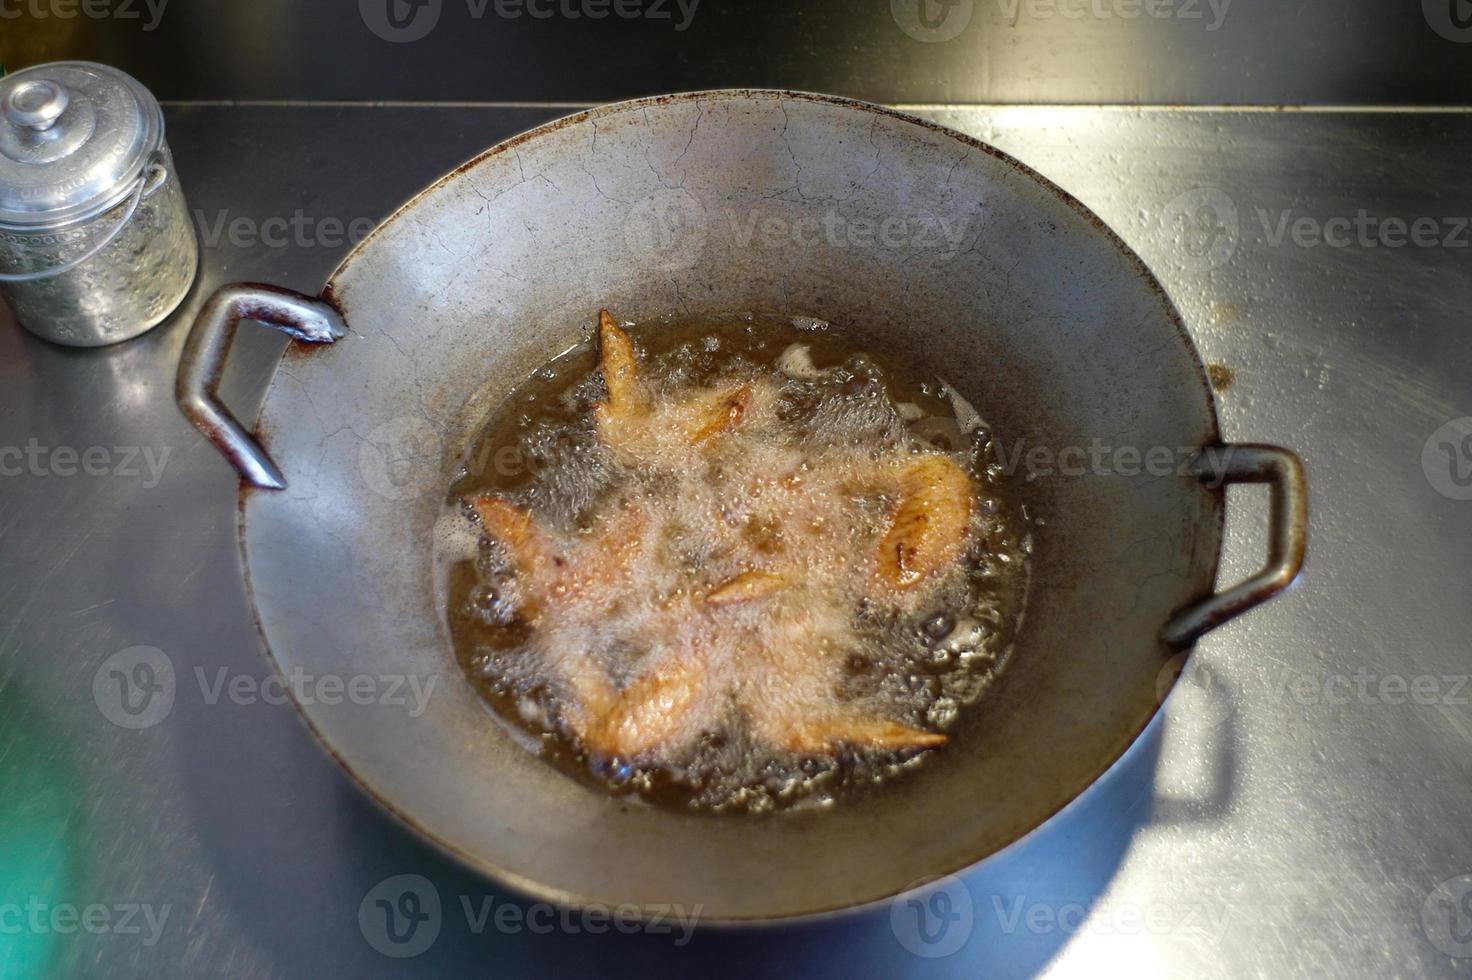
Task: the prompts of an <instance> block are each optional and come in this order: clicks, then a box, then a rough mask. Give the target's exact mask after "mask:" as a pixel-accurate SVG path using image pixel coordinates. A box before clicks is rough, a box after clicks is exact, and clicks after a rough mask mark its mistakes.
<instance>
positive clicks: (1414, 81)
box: [0, 0, 1472, 105]
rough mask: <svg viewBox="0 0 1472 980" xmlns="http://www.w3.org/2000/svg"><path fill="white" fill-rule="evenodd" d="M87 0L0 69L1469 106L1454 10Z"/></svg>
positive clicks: (437, 95)
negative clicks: (946, 35)
mask: <svg viewBox="0 0 1472 980" xmlns="http://www.w3.org/2000/svg"><path fill="white" fill-rule="evenodd" d="M83 2H84V0H0V60H3V61H4V63H5V64H6V66H7V67H9V68H11V69H12V70H13V69H15V68H20V67H24V66H26V65H30V64H35V63H37V62H41V61H50V60H56V59H59V58H87V59H91V60H98V61H104V62H108V63H111V64H115V65H117V66H119V67H122V68H124V69H126V70H127V71H129V72H131V73H132V74H134V75H136V76H137V77H138V78H139V79H141V80H142V81H143V82H144V83H145V84H146V85H148V86H149V87H150V88H151V89H153V91H154V92H155V93H156V94H157V95H158V96H159V97H160V98H162V99H167V100H186V99H188V100H352V101H379V100H407V101H468V102H571V103H589V102H601V101H606V100H611V99H616V98H624V97H628V96H636V95H646V94H651V93H655V92H663V91H676V90H684V89H692V88H712V87H720V86H766V87H784V88H796V89H808V90H817V91H825V92H832V93H837V94H841V95H848V96H853V97H858V98H864V99H870V100H874V101H880V102H900V103H932V102H947V103H956V102H982V103H986V102H1039V103H1084V104H1094V103H1145V104H1174V103H1191V104H1275V105H1296V104H1315V105H1370V104H1375V105H1452V104H1464V103H1472V0H1230V2H1229V3H1228V4H1227V6H1226V8H1225V10H1224V11H1223V12H1222V16H1220V17H1218V14H1217V12H1216V11H1214V10H1213V8H1212V5H1211V2H1210V0H893V4H892V3H891V0H809V2H794V0H699V2H698V5H697V6H696V7H695V9H694V11H693V14H692V15H691V16H689V17H688V18H687V17H686V16H685V15H684V14H682V12H681V9H680V7H679V6H678V4H677V3H676V0H620V2H627V3H629V4H631V5H632V7H633V8H634V9H636V10H637V11H638V12H639V13H640V14H641V16H638V17H628V16H623V17H620V16H617V15H615V14H613V13H612V12H610V13H609V15H608V16H606V17H605V18H604V19H601V20H591V19H589V18H587V17H586V16H582V17H577V18H573V17H569V16H567V15H566V13H564V12H562V5H565V4H569V3H571V4H572V5H573V6H574V7H575V9H586V6H585V5H587V4H593V5H596V4H598V3H600V2H601V3H603V4H605V6H607V5H611V4H612V2H613V0H512V2H515V3H518V4H519V3H522V2H530V3H533V4H540V5H545V6H540V7H538V9H539V11H540V12H542V13H544V14H546V15H547V16H543V17H533V16H532V15H531V14H530V13H529V12H527V11H526V10H525V9H522V10H521V12H520V16H517V17H508V16H501V15H498V14H497V6H496V2H495V0H485V2H484V3H483V2H482V0H413V2H415V3H418V4H429V6H423V7H414V6H411V5H410V3H409V2H406V0H361V4H360V0H166V3H165V5H164V7H163V9H162V12H161V15H159V16H157V17H155V16H154V14H153V13H152V12H150V10H149V8H148V6H147V2H148V0H85V3H86V5H87V6H82V4H83ZM151 2H152V3H153V4H154V5H155V7H157V4H158V2H159V0H151ZM501 2H502V3H505V2H507V0H501ZM688 2H689V0H687V4H688ZM1057 2H1061V3H1062V4H1064V9H1058V8H1056V7H1055V6H1054V4H1055V3H1057ZM1216 2H1217V8H1218V9H1220V8H1221V5H1222V3H1221V0H1216ZM390 3H392V4H395V5H396V8H397V12H398V14H399V15H400V16H401V17H403V18H411V17H413V16H415V15H417V16H419V17H421V18H425V20H420V21H415V22H414V23H415V24H416V25H419V24H423V23H425V22H426V21H427V20H434V15H435V6H434V5H436V4H437V5H438V19H437V21H435V26H434V28H433V29H432V30H431V31H430V32H429V33H428V35H427V36H425V37H423V38H421V39H418V40H414V41H409V42H401V43H395V42H392V41H389V40H385V39H384V38H383V37H380V36H379V35H377V34H375V33H374V32H373V31H372V30H371V29H370V28H369V26H368V23H367V22H368V20H369V19H372V18H375V17H376V18H377V19H378V20H379V21H380V22H383V23H386V18H387V14H386V8H387V6H388V5H389V4H390ZM917 3H924V4H925V5H926V8H925V13H926V14H927V16H928V17H929V18H930V19H931V20H932V21H933V22H936V23H941V24H943V25H944V27H945V28H949V29H952V30H954V29H955V28H959V27H960V26H961V25H963V24H964V29H962V30H960V32H959V33H958V34H957V36H955V37H954V38H952V39H949V40H939V41H932V42H927V41H923V40H918V39H916V38H915V37H913V36H911V35H910V34H907V33H906V32H905V31H904V30H903V29H902V28H901V26H900V22H901V21H903V20H907V19H908V21H909V22H910V23H915V17H916V16H917V13H916V4H917ZM944 3H950V4H953V6H949V7H947V6H944V5H943V4H944ZM656 5H657V6H656ZM1093 7H1097V8H1099V9H1100V10H1102V11H1103V13H1104V15H1103V16H1101V15H1099V14H1097V13H1095V12H1094V10H1093ZM1152 7H1153V9H1155V10H1156V12H1157V13H1159V12H1167V11H1169V12H1172V13H1173V16H1169V17H1163V18H1162V17H1155V16H1151V15H1150V14H1149V13H1148V12H1147V10H1148V9H1150V8H1152ZM360 8H361V9H360ZM473 8H474V9H480V10H482V11H483V16H481V17H479V18H476V17H475V16H473V14H472V12H471V11H472V9H473ZM89 10H90V11H91V13H92V16H89V15H88V14H87V13H86V12H85V11H89ZM99 13H101V14H103V15H104V16H98V14H99ZM68 14H70V16H67V15H68ZM1131 14H1134V16H1133V17H1131V16H1130V15H1131ZM1069 15H1071V16H1069ZM1459 23H1467V24H1468V26H1467V27H1465V28H1462V27H1458V26H1457V25H1458V24H1459ZM682 24H683V27H684V29H677V28H679V27H680V26H681V25H682ZM1213 27H1215V29H1212V28H1213Z"/></svg>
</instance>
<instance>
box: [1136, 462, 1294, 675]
mask: <svg viewBox="0 0 1472 980" xmlns="http://www.w3.org/2000/svg"><path fill="white" fill-rule="evenodd" d="M1191 471H1192V473H1193V474H1194V475H1196V476H1197V477H1198V478H1200V479H1203V480H1211V481H1213V485H1225V484H1229V483H1266V484H1269V486H1270V487H1271V493H1272V498H1271V500H1272V502H1271V507H1270V510H1269V515H1268V563H1267V566H1266V567H1265V568H1264V569H1263V570H1262V571H1260V572H1258V573H1257V574H1256V575H1254V576H1252V577H1251V578H1249V579H1247V580H1246V581H1244V582H1239V583H1237V584H1236V585H1234V586H1232V587H1231V588H1228V589H1224V590H1222V591H1220V592H1217V593H1215V594H1214V595H1210V596H1208V597H1206V598H1205V599H1201V600H1199V601H1197V602H1194V603H1192V604H1191V605H1188V606H1186V607H1184V608H1183V609H1179V610H1177V611H1176V613H1175V615H1173V616H1172V617H1171V619H1170V622H1168V623H1167V624H1166V625H1165V629H1164V630H1162V631H1161V636H1162V638H1163V639H1164V640H1165V642H1166V643H1169V644H1170V645H1171V646H1175V647H1184V646H1187V645H1189V644H1191V643H1194V642H1195V641H1196V640H1197V639H1198V638H1199V637H1201V636H1202V635H1203V634H1205V633H1207V632H1209V631H1211V630H1214V629H1216V628H1217V627H1218V626H1220V625H1222V624H1223V623H1225V622H1227V621H1228V620H1230V619H1235V618H1236V617H1238V616H1240V615H1242V614H1243V613H1245V612H1246V611H1247V610H1249V609H1251V608H1253V607H1254V606H1257V605H1260V604H1262V603H1264V602H1266V601H1267V600H1269V599H1271V598H1272V597H1273V596H1275V595H1278V594H1279V593H1280V592H1283V591H1284V590H1285V589H1287V588H1288V587H1289V586H1290V585H1292V584H1293V583H1294V581H1295V580H1296V579H1297V578H1298V573H1299V572H1300V571H1302V569H1303V555H1304V549H1305V547H1306V544H1307V536H1308V486H1307V484H1306V483H1305V482H1304V477H1303V461H1302V460H1300V459H1299V458H1298V457H1297V456H1296V455H1295V454H1293V453H1292V452H1289V451H1288V450H1287V449H1280V448H1278V447H1277V446H1257V445H1248V444H1238V445H1228V446H1213V447H1209V448H1207V449H1204V450H1202V452H1201V454H1200V455H1199V456H1197V457H1196V459H1195V460H1193V461H1192V463H1191Z"/></svg>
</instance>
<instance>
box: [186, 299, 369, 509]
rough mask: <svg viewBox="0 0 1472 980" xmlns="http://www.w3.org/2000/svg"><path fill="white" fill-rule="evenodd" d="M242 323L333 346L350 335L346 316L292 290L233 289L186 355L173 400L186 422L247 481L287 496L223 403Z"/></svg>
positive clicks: (211, 308) (201, 319)
mask: <svg viewBox="0 0 1472 980" xmlns="http://www.w3.org/2000/svg"><path fill="white" fill-rule="evenodd" d="M242 320H255V321H258V322H260V323H263V324H265V325H266V326H268V327H275V328H276V329H277V330H280V331H281V332H282V333H284V334H287V335H289V336H291V337H293V338H295V339H296V340H302V341H306V342H307V343H311V344H330V343H332V342H333V341H334V340H337V339H339V338H340V337H342V336H343V335H344V334H346V333H347V324H346V323H344V322H343V318H342V314H340V313H338V312H337V310H335V309H333V308H332V307H331V306H329V305H328V304H326V303H324V302H323V301H321V300H319V299H313V298H312V297H310V296H304V295H302V294H301V293H295V292H292V291H291V290H289V289H280V288H278V287H276V286H263V285H260V284H258V283H243V282H242V283H232V284H231V285H228V286H221V287H220V288H219V289H218V290H216V291H215V294H214V295H213V296H211V297H210V298H209V300H208V302H206V303H205V304H204V308H203V309H201V310H200V311H199V316H198V317H197V318H196V319H195V321H194V327H193V328H192V329H191V330H190V331H189V339H188V340H186V341H185V342H184V352H183V354H181V355H180V357H179V376H178V378H177V380H176V381H175V383H174V398H175V399H176V400H177V401H178V402H179V409H180V410H181V411H182V412H183V413H184V417H185V418H187V419H189V421H191V422H193V423H194V425H195V427H196V428H198V429H199V431H200V432H203V433H204V434H205V435H206V436H207V437H209V440H210V442H213V443H214V444H215V446H216V447H217V448H218V449H219V450H220V452H222V453H224V454H225V458H226V459H228V460H229V461H230V462H231V463H233V464H234V465H235V468H236V469H237V470H239V471H240V475H241V477H242V478H243V479H245V480H246V481H247V482H249V483H250V484H251V485H253V486H257V487H261V488H262V489H265V490H285V489H286V478H285V477H284V476H282V475H281V471H280V470H279V469H277V467H276V464H275V463H274V462H272V461H271V457H270V456H269V455H268V454H267V453H266V451H265V450H264V449H262V448H261V447H260V444H259V443H257V442H256V441H255V439H253V438H252V437H251V435H250V433H248V432H246V431H245V428H244V427H243V426H242V425H241V424H240V422H239V421H237V420H236V418H235V416H234V415H232V414H231V413H230V410H229V409H228V408H226V407H225V406H224V405H223V404H222V403H221V402H220V398H219V390H220V377H221V375H222V374H223V373H224V371H225V357H226V355H228V354H229V353H230V345H231V343H232V342H233V341H234V339H235V328H236V327H238V326H239V325H240V321H242Z"/></svg>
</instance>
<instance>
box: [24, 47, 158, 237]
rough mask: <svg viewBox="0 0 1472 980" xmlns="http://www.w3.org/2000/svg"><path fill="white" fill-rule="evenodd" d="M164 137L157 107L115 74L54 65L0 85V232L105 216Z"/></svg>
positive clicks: (82, 65) (74, 64)
mask: <svg viewBox="0 0 1472 980" xmlns="http://www.w3.org/2000/svg"><path fill="white" fill-rule="evenodd" d="M163 138H164V119H163V111H162V110H161V109H160V108H159V105H158V101H157V100H156V99H154V97H153V95H152V94H151V93H150V92H149V91H148V89H146V88H144V87H143V86H142V85H141V84H139V83H138V82H137V81H136V80H135V79H133V78H132V76H130V75H126V74H124V73H123V72H120V71H118V70H117V69H116V68H109V67H108V66H107V65H98V64H93V63H92V62H88V61H58V62H54V63H52V64H49V65H37V66H35V67H34V68H27V69H25V70H24V71H18V72H16V73H15V74H13V75H7V76H5V77H4V78H0V225H9V226H11V227H16V226H19V227H25V228H34V227H37V226H43V227H44V226H55V225H63V224H67V223H68V222H71V221H76V220H78V219H82V218H87V217H90V216H92V215H95V214H99V213H101V212H103V211H105V210H107V209H108V208H110V207H112V206H113V205H114V204H116V203H117V202H118V201H120V200H122V199H123V198H125V197H127V195H128V194H129V193H130V192H131V191H132V190H133V189H134V187H135V184H134V179H135V178H137V177H138V175H139V174H140V173H142V171H143V167H144V164H145V161H147V160H148V159H149V157H150V156H151V155H152V154H153V153H154V151H155V150H157V149H158V148H159V147H160V146H161V145H163Z"/></svg>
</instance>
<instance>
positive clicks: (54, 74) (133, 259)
mask: <svg viewBox="0 0 1472 980" xmlns="http://www.w3.org/2000/svg"><path fill="white" fill-rule="evenodd" d="M198 264H199V246H198V243H197V241H196V239H195V234H194V226H193V225H192V224H191V223H190V220H189V211H188V208H187V207H186V206H185V203H184V194H183V191H182V190H181V189H180V187H179V179H178V176H177V174H176V173H175V171H174V163H173V159H172V157H171V156H170V155H169V149H168V145H167V143H165V141H164V120H163V112H162V111H161V110H160V108H159V105H158V101H157V100H156V99H154V97H153V95H152V94H151V93H150V92H149V91H148V90H147V89H146V88H144V87H143V86H142V85H141V84H139V83H138V82H137V81H136V80H134V79H133V78H132V77H130V76H128V75H126V74H124V73H123V72H120V71H118V70H117V69H115V68H109V67H107V66H106V65H99V64H93V63H91V62H84V61H67V62H56V63H54V64H48V65H38V66H36V67H34V68H28V69H26V70H24V71H20V72H16V73H15V74H13V75H9V76H6V77H5V78H3V79H0V292H3V293H4V295H5V298H6V299H7V300H8V301H9V304H10V306H11V308H12V309H13V311H14V312H15V315H16V319H17V320H18V321H19V322H20V324H21V326H23V327H25V328H26V329H27V330H29V331H31V332H32V333H34V334H36V335H38V336H40V337H44V338H45V339H47V340H51V341H55V342H56V343H60V344H68V345H71V346H74V347H98V346H101V345H104V344H113V343H117V342H118V341H121V340H127V339H129V338H130V337H136V336H137V335H139V334H141V333H144V332H145V331H147V330H148V329H150V328H151V327H153V326H155V325H157V324H158V323H159V322H161V321H162V320H163V319H164V318H166V317H167V316H168V315H169V314H170V313H172V312H173V311H174V309H175V308H176V307H177V306H178V305H179V303H180V302H181V301H182V300H183V299H184V297H185V295H186V294H188V292H189V287H190V286H191V285H192V284H193V282H194V275H195V272H196V270H197V268H198Z"/></svg>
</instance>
